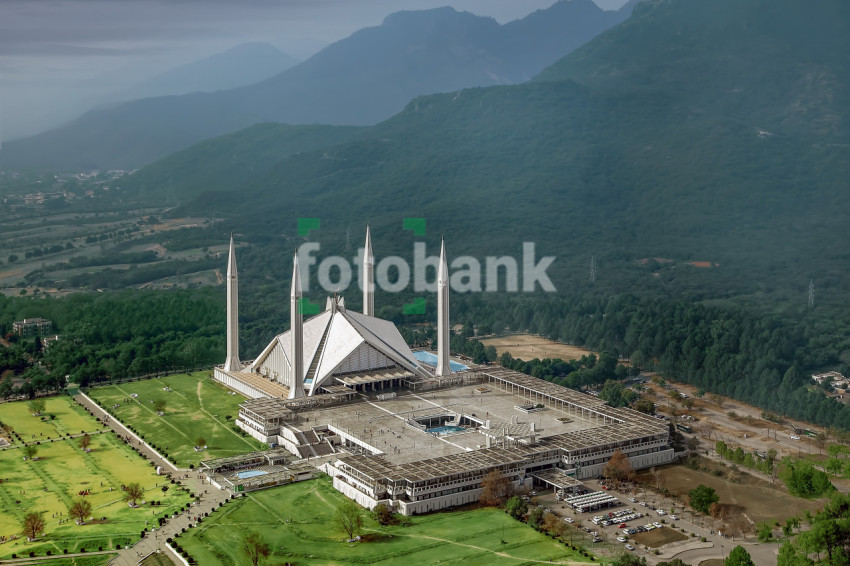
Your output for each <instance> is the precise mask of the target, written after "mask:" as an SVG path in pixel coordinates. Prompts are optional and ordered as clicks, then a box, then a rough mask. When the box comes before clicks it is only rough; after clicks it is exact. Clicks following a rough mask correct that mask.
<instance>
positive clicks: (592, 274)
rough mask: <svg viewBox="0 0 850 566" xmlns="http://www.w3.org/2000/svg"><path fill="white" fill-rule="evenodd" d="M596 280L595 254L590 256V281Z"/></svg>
mask: <svg viewBox="0 0 850 566" xmlns="http://www.w3.org/2000/svg"><path fill="white" fill-rule="evenodd" d="M595 281H596V256H590V282H591V283H593V282H595Z"/></svg>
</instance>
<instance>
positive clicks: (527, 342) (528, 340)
mask: <svg viewBox="0 0 850 566" xmlns="http://www.w3.org/2000/svg"><path fill="white" fill-rule="evenodd" d="M480 340H481V343H482V344H484V345H485V346H493V347H494V348H496V352H498V353H499V355H502V353H503V352H510V353H511V356H513V357H515V358H520V359H522V360H532V359H534V358H540V359H541V360H542V359H544V358H559V359H561V360H564V361H569V360H577V359H579V358H581V357H582V356H586V355H588V354H593V353H594V352H591V351H590V350H585V349H584V348H579V347H578V346H571V345H570V344H561V343H560V342H555V341H553V340H549V339H547V338H543V337H541V336H533V335H531V334H513V335H511V336H501V337H497V338H481V339H480Z"/></svg>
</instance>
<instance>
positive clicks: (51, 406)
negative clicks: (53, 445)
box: [0, 396, 103, 442]
mask: <svg viewBox="0 0 850 566" xmlns="http://www.w3.org/2000/svg"><path fill="white" fill-rule="evenodd" d="M44 405H45V409H44V411H43V412H42V414H41V417H34V416H32V412H31V411H30V410H29V407H28V406H27V402H24V401H20V402H15V403H5V404H3V405H2V406H0V420H1V421H3V422H4V423H7V424H10V425H12V426H13V427H14V429H15V432H17V433H18V434H20V435H21V439H22V440H23V441H24V442H32V441H34V440H45V439H48V440H49V439H52V438H58V437H59V436H65V434H68V433H70V434H80V433H81V432H89V433H90V432H93V431H96V430H100V429H102V428H103V426H101V425H100V424H99V423H98V422H97V421H96V420H94V419H92V418H91V416H90V415H89V414H88V413H86V411H85V409H83V408H82V407H80V406H79V405H77V404H76V403H74V402H73V401H70V402H69V398H68V397H63V396H57V397H45V398H44ZM51 415H53V416H55V417H56V418H54V419H52V420H51V418H50V416H51Z"/></svg>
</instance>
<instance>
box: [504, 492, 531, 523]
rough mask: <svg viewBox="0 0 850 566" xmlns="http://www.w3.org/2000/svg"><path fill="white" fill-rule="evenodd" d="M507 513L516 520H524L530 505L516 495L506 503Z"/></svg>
mask: <svg viewBox="0 0 850 566" xmlns="http://www.w3.org/2000/svg"><path fill="white" fill-rule="evenodd" d="M505 511H507V512H508V515H510V516H511V517H513V518H514V519H522V518H523V517H524V516H525V514H526V513H528V504H527V503H526V502H525V499H523V498H522V497H520V496H519V495H514V496H513V497H511V498H510V499H508V501H507V502H506V503H505Z"/></svg>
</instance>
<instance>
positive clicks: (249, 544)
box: [242, 532, 271, 566]
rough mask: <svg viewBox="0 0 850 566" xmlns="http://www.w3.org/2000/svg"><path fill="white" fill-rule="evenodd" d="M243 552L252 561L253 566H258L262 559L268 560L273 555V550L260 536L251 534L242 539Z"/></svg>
mask: <svg viewBox="0 0 850 566" xmlns="http://www.w3.org/2000/svg"><path fill="white" fill-rule="evenodd" d="M242 552H243V553H244V554H245V556H247V557H248V560H250V561H251V564H252V566H257V564H259V563H260V559H261V558H267V557H268V555H269V554H271V548H270V547H269V545H268V544H266V543H265V542H264V541H263V539H262V537H260V535H259V534H257V533H255V532H250V533H248V534H247V535H245V538H243V539H242Z"/></svg>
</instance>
